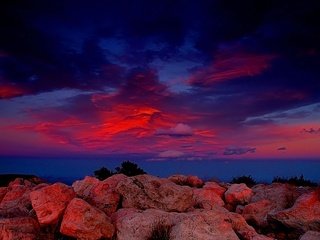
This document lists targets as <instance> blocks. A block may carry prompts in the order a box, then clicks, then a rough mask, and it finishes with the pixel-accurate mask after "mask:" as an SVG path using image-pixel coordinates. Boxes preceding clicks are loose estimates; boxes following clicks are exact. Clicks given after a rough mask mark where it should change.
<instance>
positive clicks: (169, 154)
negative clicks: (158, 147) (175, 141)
mask: <svg viewBox="0 0 320 240" xmlns="http://www.w3.org/2000/svg"><path fill="white" fill-rule="evenodd" d="M182 156H184V153H183V152H180V151H176V150H167V151H164V152H161V153H159V155H158V157H159V158H179V157H182Z"/></svg>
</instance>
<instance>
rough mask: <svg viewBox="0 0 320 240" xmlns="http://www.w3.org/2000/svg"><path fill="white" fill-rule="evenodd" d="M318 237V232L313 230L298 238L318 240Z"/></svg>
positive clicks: (319, 234)
mask: <svg viewBox="0 0 320 240" xmlns="http://www.w3.org/2000/svg"><path fill="white" fill-rule="evenodd" d="M319 239H320V232H315V231H308V232H306V233H305V234H303V235H302V236H301V238H300V240H319Z"/></svg>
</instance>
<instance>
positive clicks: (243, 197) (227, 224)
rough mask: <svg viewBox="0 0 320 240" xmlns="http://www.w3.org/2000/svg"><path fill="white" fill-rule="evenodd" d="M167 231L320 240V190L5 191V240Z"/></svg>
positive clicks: (147, 180)
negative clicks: (162, 227)
mask: <svg viewBox="0 0 320 240" xmlns="http://www.w3.org/2000/svg"><path fill="white" fill-rule="evenodd" d="M161 226H165V228H167V229H168V228H170V229H169V234H170V239H179V240H180V239H181V240H236V239H240V240H267V239H302V240H316V239H317V240H319V239H320V191H319V189H315V188H308V187H295V186H291V185H287V184H279V183H274V184H271V185H263V184H258V185H255V186H253V187H252V188H249V187H247V186H246V185H245V184H243V183H242V184H224V183H217V182H206V183H204V182H203V181H202V180H201V179H199V178H197V177H195V176H182V175H176V176H172V177H169V178H168V179H166V178H158V177H154V176H150V175H138V176H135V177H127V176H125V175H122V174H117V175H114V176H112V177H109V178H107V179H106V180H104V181H99V180H98V179H96V178H93V177H85V178H84V179H83V180H80V181H76V182H74V183H73V184H72V186H67V185H65V184H63V183H55V184H47V183H41V184H35V183H32V182H31V181H28V180H23V179H16V180H15V181H13V182H11V183H10V184H9V185H8V186H7V187H2V188H0V240H13V239H23V240H31V239H46V240H50V239H83V240H95V239H118V240H151V239H155V238H152V235H153V234H154V230H155V229H157V228H158V229H159V227H160V229H161ZM157 239H159V238H157Z"/></svg>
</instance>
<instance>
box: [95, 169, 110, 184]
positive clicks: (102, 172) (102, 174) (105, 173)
mask: <svg viewBox="0 0 320 240" xmlns="http://www.w3.org/2000/svg"><path fill="white" fill-rule="evenodd" d="M113 174H114V173H113V172H112V171H110V170H109V169H108V168H105V167H102V168H100V169H98V170H96V171H94V176H95V177H96V178H98V179H99V180H101V181H102V180H105V179H106V178H108V177H111V176H112V175H113Z"/></svg>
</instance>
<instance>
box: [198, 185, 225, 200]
mask: <svg viewBox="0 0 320 240" xmlns="http://www.w3.org/2000/svg"><path fill="white" fill-rule="evenodd" d="M203 189H206V190H211V191H213V192H215V193H216V194H217V195H218V196H220V197H221V198H223V197H224V193H225V192H226V190H227V189H226V188H224V187H222V186H220V185H219V184H218V183H216V182H206V183H205V184H204V186H203Z"/></svg>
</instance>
